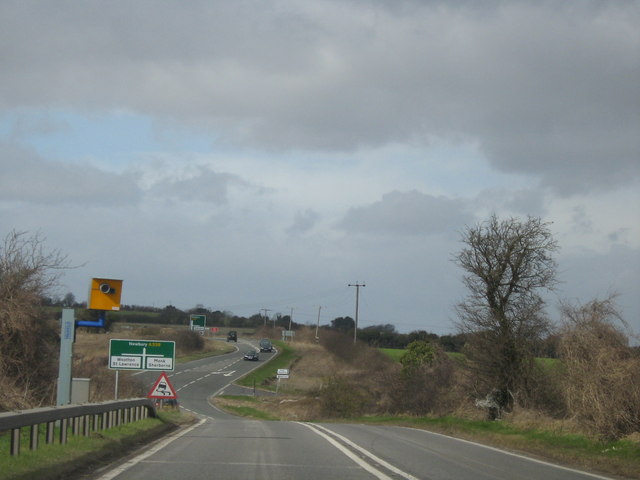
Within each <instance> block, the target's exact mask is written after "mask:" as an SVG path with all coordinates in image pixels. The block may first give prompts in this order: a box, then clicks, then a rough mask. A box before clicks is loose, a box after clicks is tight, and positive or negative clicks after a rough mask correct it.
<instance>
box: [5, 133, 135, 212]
mask: <svg viewBox="0 0 640 480" xmlns="http://www.w3.org/2000/svg"><path fill="white" fill-rule="evenodd" d="M0 151H1V152H2V153H1V154H0V170H1V171H2V175H1V176H0V201H8V202H27V203H40V204H48V205H53V204H78V205H94V206H122V205H130V204H135V203H137V202H138V201H139V199H140V190H139V189H138V186H137V184H136V182H135V179H134V178H132V177H130V176H127V175H118V174H114V173H110V172H107V171H104V170H100V169H98V168H95V167H90V166H86V165H83V166H82V167H78V166H74V165H70V164H65V163H62V162H54V161H47V160H44V159H43V158H41V157H39V156H38V155H37V154H36V153H35V152H33V151H31V150H26V149H24V148H21V147H18V146H16V145H14V144H12V143H7V142H1V141H0Z"/></svg>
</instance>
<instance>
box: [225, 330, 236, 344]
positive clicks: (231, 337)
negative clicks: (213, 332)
mask: <svg viewBox="0 0 640 480" xmlns="http://www.w3.org/2000/svg"><path fill="white" fill-rule="evenodd" d="M237 341H238V332H236V331H235V330H231V331H230V332H229V333H227V342H237Z"/></svg>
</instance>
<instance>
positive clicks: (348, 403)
mask: <svg viewBox="0 0 640 480" xmlns="http://www.w3.org/2000/svg"><path fill="white" fill-rule="evenodd" d="M319 397H320V404H321V405H322V413H323V415H325V416H326V417H331V418H341V417H353V416H359V415H362V414H363V413H364V411H365V407H366V406H367V403H368V402H367V398H368V393H367V392H366V391H365V390H364V389H363V388H362V386H359V385H357V384H354V383H353V382H350V381H349V380H348V379H347V378H345V377H342V376H338V375H334V376H333V377H330V378H328V379H327V380H326V383H325V384H324V386H323V387H322V388H321V389H320V392H319Z"/></svg>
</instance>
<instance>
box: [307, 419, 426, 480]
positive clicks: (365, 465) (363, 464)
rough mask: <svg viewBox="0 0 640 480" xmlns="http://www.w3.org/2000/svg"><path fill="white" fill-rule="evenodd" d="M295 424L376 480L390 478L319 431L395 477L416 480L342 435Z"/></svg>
mask: <svg viewBox="0 0 640 480" xmlns="http://www.w3.org/2000/svg"><path fill="white" fill-rule="evenodd" d="M296 423H299V424H300V425H304V426H305V427H307V428H309V429H310V430H311V431H312V432H314V433H315V434H316V435H320V436H321V437H323V438H324V439H325V440H326V441H327V442H329V443H330V444H331V445H333V446H334V447H336V448H337V449H338V450H340V451H341V452H342V453H344V454H345V455H346V456H347V457H349V458H350V459H351V460H353V461H354V462H356V463H357V464H358V465H360V466H361V467H362V468H364V469H365V470H366V471H367V472H369V473H370V474H371V475H373V476H375V477H376V478H379V479H380V480H392V478H391V477H389V476H388V475H386V474H385V473H384V472H382V471H380V470H378V469H377V468H375V467H374V466H373V465H370V464H368V463H367V462H365V461H364V460H362V459H361V458H360V457H358V456H357V455H356V454H354V453H353V452H352V451H351V450H349V449H348V448H346V447H344V446H343V445H341V444H340V443H338V442H337V441H336V440H334V439H333V438H332V437H330V436H329V435H327V434H326V433H324V432H321V431H320V429H322V430H325V431H327V432H329V433H331V434H332V435H335V436H337V437H338V438H340V440H342V441H343V442H345V443H347V444H348V445H350V446H351V447H353V448H355V449H356V450H358V451H359V452H360V453H362V454H364V455H365V456H367V457H369V458H370V459H371V460H373V461H374V462H377V463H378V464H380V465H382V466H384V467H385V468H387V469H389V470H390V471H392V472H393V473H395V474H397V475H400V476H401V477H403V478H406V479H408V480H418V479H417V478H416V477H414V476H413V475H410V474H408V473H406V472H403V471H402V470H400V469H398V468H396V467H394V466H393V465H391V464H390V463H387V462H385V461H384V460H382V459H381V458H379V457H377V456H375V455H374V454H373V453H371V452H369V451H368V450H365V449H364V448H362V447H360V446H358V445H356V444H355V443H353V442H352V441H351V440H349V439H348V438H345V437H343V436H342V435H338V434H337V433H335V432H332V431H331V430H329V429H327V428H324V427H321V426H320V425H312V424H309V423H302V422H296Z"/></svg>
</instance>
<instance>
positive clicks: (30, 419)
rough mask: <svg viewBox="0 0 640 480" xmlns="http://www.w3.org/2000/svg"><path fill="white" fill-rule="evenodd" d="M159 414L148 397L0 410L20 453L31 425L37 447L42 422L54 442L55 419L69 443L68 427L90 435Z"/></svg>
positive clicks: (0, 423)
mask: <svg viewBox="0 0 640 480" xmlns="http://www.w3.org/2000/svg"><path fill="white" fill-rule="evenodd" d="M147 417H157V413H156V409H155V406H154V403H153V401H152V400H151V399H148V398H137V399H131V400H117V401H111V402H103V403H92V404H87V405H63V406H60V407H46V408H35V409H32V410H25V411H23V412H17V413H16V412H2V413H0V432H5V431H10V435H11V442H10V453H11V455H18V454H19V453H20V434H21V431H22V428H24V427H29V430H30V434H29V447H30V449H31V450H36V449H37V448H38V441H39V438H40V425H46V427H45V432H44V438H45V442H46V443H53V441H54V437H55V431H56V423H58V424H59V439H60V443H61V444H65V443H67V436H68V433H69V432H68V431H69V428H71V432H72V434H73V435H80V434H82V435H84V436H89V435H90V434H91V432H92V431H98V430H106V429H108V428H111V427H116V426H118V425H124V424H126V423H130V422H135V421H137V420H142V419H143V418H147Z"/></svg>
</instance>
